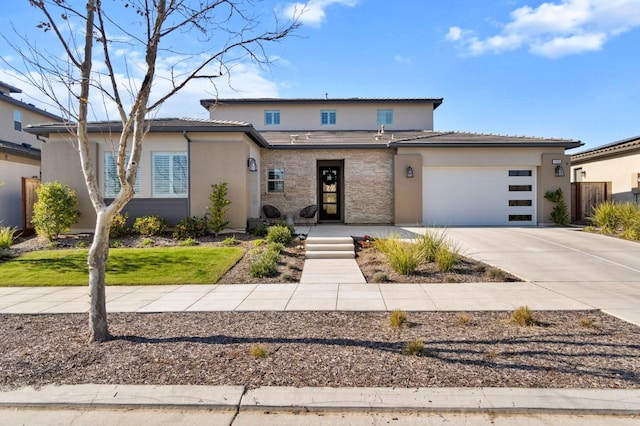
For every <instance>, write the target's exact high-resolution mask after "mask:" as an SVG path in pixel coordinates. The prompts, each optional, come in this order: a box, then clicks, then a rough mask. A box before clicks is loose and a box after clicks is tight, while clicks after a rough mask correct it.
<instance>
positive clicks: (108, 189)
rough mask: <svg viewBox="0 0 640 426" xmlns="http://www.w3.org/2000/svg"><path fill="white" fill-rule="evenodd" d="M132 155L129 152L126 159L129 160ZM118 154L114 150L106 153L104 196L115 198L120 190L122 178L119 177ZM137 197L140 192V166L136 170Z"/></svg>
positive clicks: (135, 187) (135, 189)
mask: <svg viewBox="0 0 640 426" xmlns="http://www.w3.org/2000/svg"><path fill="white" fill-rule="evenodd" d="M130 156H131V155H130V154H129V153H127V155H126V157H125V161H126V162H128V161H129V157H130ZM116 158H117V154H115V153H113V152H105V153H104V196H105V198H113V197H115V196H116V195H118V191H120V179H118V166H117V164H116ZM133 189H134V191H135V192H136V194H135V196H136V197H137V196H138V195H139V194H140V166H138V171H137V172H136V184H135V185H134V187H133Z"/></svg>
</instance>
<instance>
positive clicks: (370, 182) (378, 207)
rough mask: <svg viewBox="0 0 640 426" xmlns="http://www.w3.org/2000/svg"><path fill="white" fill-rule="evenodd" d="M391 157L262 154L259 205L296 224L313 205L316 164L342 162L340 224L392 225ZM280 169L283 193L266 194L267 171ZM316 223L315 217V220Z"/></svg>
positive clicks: (348, 152)
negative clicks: (283, 181)
mask: <svg viewBox="0 0 640 426" xmlns="http://www.w3.org/2000/svg"><path fill="white" fill-rule="evenodd" d="M392 156H393V153H392V151H391V150H388V149H360V150H358V149H344V150H326V149H297V150H288V149H287V150H283V149H271V150H263V152H262V162H261V165H260V173H261V196H262V204H271V205H274V206H276V207H277V208H278V209H279V210H280V211H281V212H282V214H283V215H286V214H288V213H291V214H293V216H294V219H295V220H296V221H298V220H300V217H299V213H300V210H302V208H304V207H305V206H307V205H310V204H317V203H318V199H317V194H318V183H317V175H316V170H317V162H318V161H319V160H343V161H344V222H345V223H348V224H366V223H379V224H390V223H393V214H394V212H393V210H394V207H393V206H394V200H393V158H392ZM269 168H284V173H285V183H284V185H285V189H284V193H267V183H266V180H267V170H268V169H269ZM316 219H317V217H316Z"/></svg>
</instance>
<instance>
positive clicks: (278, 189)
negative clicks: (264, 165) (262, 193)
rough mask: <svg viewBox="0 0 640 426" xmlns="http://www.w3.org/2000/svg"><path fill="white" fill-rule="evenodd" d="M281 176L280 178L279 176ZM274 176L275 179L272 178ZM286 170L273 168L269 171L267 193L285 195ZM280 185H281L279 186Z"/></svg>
mask: <svg viewBox="0 0 640 426" xmlns="http://www.w3.org/2000/svg"><path fill="white" fill-rule="evenodd" d="M278 175H280V176H278ZM271 176H273V178H272V177H271ZM284 176H285V174H284V168H283V167H273V168H270V169H267V179H266V182H267V193H268V194H283V193H284ZM277 184H279V185H277Z"/></svg>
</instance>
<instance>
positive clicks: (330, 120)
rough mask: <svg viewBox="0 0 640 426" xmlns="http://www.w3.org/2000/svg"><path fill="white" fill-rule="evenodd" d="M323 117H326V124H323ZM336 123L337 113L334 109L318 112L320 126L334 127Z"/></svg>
mask: <svg viewBox="0 0 640 426" xmlns="http://www.w3.org/2000/svg"><path fill="white" fill-rule="evenodd" d="M325 116H326V123H325ZM337 122H338V113H337V111H336V110H335V109H322V110H320V125H321V126H335V125H336V124H337Z"/></svg>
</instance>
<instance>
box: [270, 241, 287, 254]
mask: <svg viewBox="0 0 640 426" xmlns="http://www.w3.org/2000/svg"><path fill="white" fill-rule="evenodd" d="M267 250H273V251H275V252H277V253H278V254H280V253H282V252H283V251H284V244H282V243H269V245H268V246H267Z"/></svg>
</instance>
